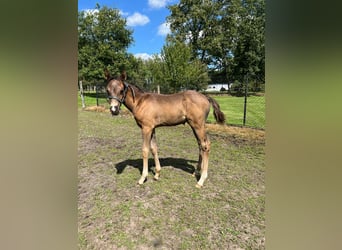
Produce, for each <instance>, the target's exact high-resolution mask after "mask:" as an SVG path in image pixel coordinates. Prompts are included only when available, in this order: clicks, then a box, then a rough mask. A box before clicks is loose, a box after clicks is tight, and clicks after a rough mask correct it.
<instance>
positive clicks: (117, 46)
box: [78, 5, 133, 81]
mask: <svg viewBox="0 0 342 250" xmlns="http://www.w3.org/2000/svg"><path fill="white" fill-rule="evenodd" d="M132 32H133V31H131V30H129V29H127V28H126V20H125V19H123V18H121V16H120V14H119V10H117V9H112V8H108V7H100V6H99V5H97V6H96V10H95V11H93V12H86V11H81V12H79V13H78V69H79V78H80V79H83V80H86V81H96V80H100V79H101V80H102V79H103V72H104V69H105V68H108V70H109V71H110V72H112V73H118V72H120V71H121V69H123V68H125V67H126V66H127V65H129V64H130V63H129V60H130V56H129V55H128V54H127V52H126V49H127V48H128V46H129V45H130V44H131V43H132V42H133V38H132Z"/></svg>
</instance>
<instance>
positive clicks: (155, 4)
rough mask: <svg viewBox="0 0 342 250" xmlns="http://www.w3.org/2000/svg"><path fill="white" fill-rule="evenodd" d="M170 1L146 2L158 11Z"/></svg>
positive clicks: (152, 0)
mask: <svg viewBox="0 0 342 250" xmlns="http://www.w3.org/2000/svg"><path fill="white" fill-rule="evenodd" d="M171 1H172V0H148V5H149V6H150V7H151V8H154V9H160V8H163V7H165V6H166V4H167V3H168V2H171Z"/></svg>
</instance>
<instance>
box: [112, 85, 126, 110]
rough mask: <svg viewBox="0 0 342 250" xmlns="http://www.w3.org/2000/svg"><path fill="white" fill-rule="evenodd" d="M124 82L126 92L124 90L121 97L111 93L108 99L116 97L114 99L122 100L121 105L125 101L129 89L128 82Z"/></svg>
mask: <svg viewBox="0 0 342 250" xmlns="http://www.w3.org/2000/svg"><path fill="white" fill-rule="evenodd" d="M123 83H124V92H123V95H122V98H121V99H120V98H119V97H117V96H111V95H109V96H108V97H107V98H108V99H114V100H117V101H118V102H120V106H121V104H122V103H123V102H124V101H125V99H126V95H127V90H128V84H127V83H126V82H123Z"/></svg>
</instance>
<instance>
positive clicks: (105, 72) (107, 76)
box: [104, 69, 111, 80]
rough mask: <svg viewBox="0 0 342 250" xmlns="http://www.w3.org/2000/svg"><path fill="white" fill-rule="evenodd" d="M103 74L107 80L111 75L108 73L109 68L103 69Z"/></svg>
mask: <svg viewBox="0 0 342 250" xmlns="http://www.w3.org/2000/svg"><path fill="white" fill-rule="evenodd" d="M104 74H105V78H106V80H109V79H110V78H111V75H110V73H109V70H108V69H105V71H104Z"/></svg>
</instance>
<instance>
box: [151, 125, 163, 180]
mask: <svg viewBox="0 0 342 250" xmlns="http://www.w3.org/2000/svg"><path fill="white" fill-rule="evenodd" d="M151 151H152V154H153V157H154V163H155V166H156V173H155V175H154V179H155V180H158V179H159V176H160V170H161V167H160V162H159V157H158V146H157V138H156V131H155V129H153V131H152V138H151Z"/></svg>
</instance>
